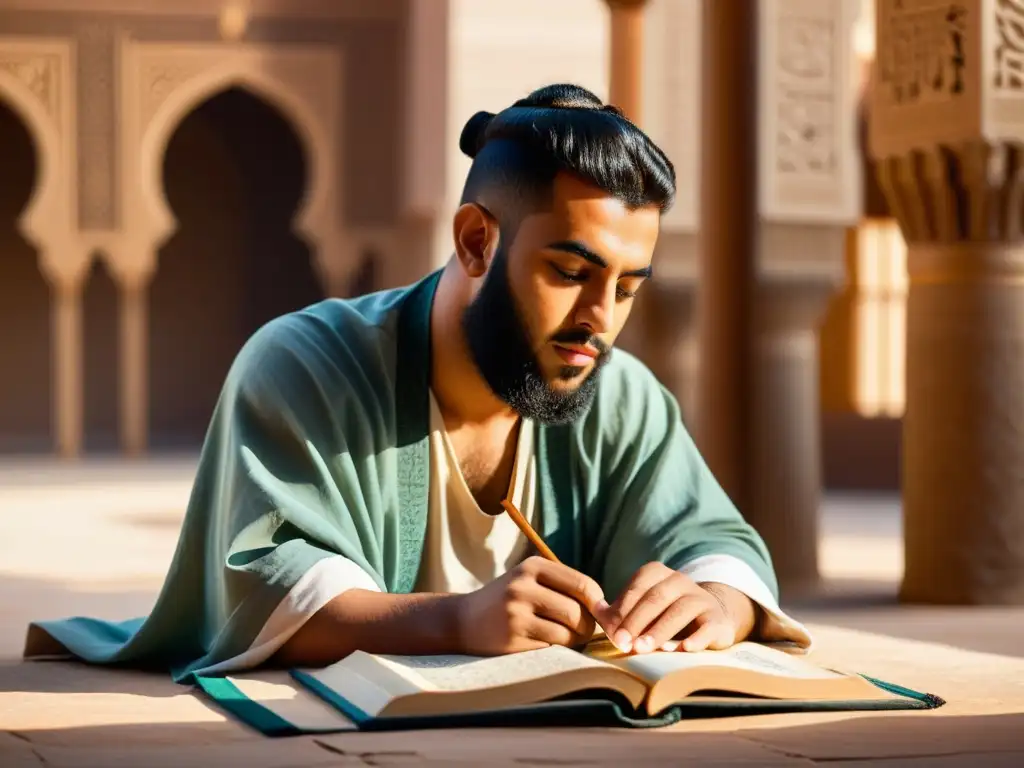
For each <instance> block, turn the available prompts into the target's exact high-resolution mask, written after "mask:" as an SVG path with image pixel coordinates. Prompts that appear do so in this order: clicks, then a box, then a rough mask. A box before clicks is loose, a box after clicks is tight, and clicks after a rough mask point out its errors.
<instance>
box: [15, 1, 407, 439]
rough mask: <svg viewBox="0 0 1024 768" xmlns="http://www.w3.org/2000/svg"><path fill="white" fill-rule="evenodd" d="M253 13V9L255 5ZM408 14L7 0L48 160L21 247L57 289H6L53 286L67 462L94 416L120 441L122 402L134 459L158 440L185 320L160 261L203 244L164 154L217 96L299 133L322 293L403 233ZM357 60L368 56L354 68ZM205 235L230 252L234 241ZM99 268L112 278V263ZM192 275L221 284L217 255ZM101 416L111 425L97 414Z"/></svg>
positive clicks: (302, 6)
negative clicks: (152, 434)
mask: <svg viewBox="0 0 1024 768" xmlns="http://www.w3.org/2000/svg"><path fill="white" fill-rule="evenodd" d="M243 5H247V7H248V9H249V12H248V13H239V11H240V9H242V8H243ZM407 9H408V6H407V4H406V3H404V2H401V0H381V1H380V2H374V3H369V4H368V3H362V2H358V1H357V0H335V1H334V2H330V3H324V2H308V1H307V2H302V1H300V2H297V3H291V4H289V5H288V7H287V9H286V11H283V9H282V6H281V4H279V3H270V2H258V1H257V2H254V3H248V4H237V3H235V4H232V3H227V4H220V3H199V2H186V3H169V2H168V3H152V2H150V3H135V2H130V0H124V1H123V2H122V1H120V0H110V1H108V0H92V2H90V0H82V2H73V3H71V2H60V1H59V0H52V1H51V0H40V2H32V3H25V2H19V0H3V1H2V2H0V30H2V31H3V35H2V36H0V99H3V102H4V104H5V106H8V107H10V109H11V110H13V114H15V115H16V116H17V120H18V121H19V122H20V123H23V124H24V126H26V127H27V128H28V130H29V131H30V134H31V136H32V137H33V140H34V142H35V145H36V149H37V169H36V176H37V179H36V185H35V188H34V193H33V194H32V196H31V198H30V199H29V200H28V201H27V206H26V207H25V209H24V210H23V211H22V212H21V213H20V214H18V215H16V218H15V221H14V224H15V225H16V227H17V232H16V233H15V234H16V235H17V236H20V238H21V241H22V245H21V246H19V245H18V244H17V243H15V244H14V245H13V246H12V247H13V248H15V250H16V249H17V248H18V247H25V248H29V249H31V250H32V251H34V256H35V260H36V262H37V263H38V270H39V273H40V274H41V275H42V276H43V277H44V278H45V281H46V282H45V283H42V284H40V283H37V284H36V288H37V290H35V291H34V292H33V291H32V290H27V289H25V288H24V287H21V283H23V282H24V281H19V282H18V283H15V281H13V280H7V281H6V284H5V285H4V286H2V287H0V290H5V291H6V290H10V291H18V292H19V297H20V298H21V299H26V297H31V296H33V295H36V294H39V295H38V296H37V298H36V299H35V301H36V303H39V302H40V301H43V300H44V299H43V297H44V296H46V294H49V295H48V296H46V298H48V299H49V301H48V302H47V304H48V306H45V307H44V308H43V309H42V313H43V314H42V317H45V318H46V327H47V328H48V329H49V330H48V333H47V334H46V340H47V341H48V342H49V347H50V348H49V355H48V363H49V365H48V366H47V372H46V374H44V373H43V371H42V368H41V366H35V368H38V369H40V370H35V372H34V373H31V374H28V375H27V376H26V378H25V380H24V381H26V382H27V383H26V386H29V387H31V389H32V392H33V394H34V395H35V394H38V393H40V392H43V393H49V394H48V395H44V397H48V398H49V408H48V411H49V417H50V420H51V421H52V423H53V426H52V434H50V435H48V437H49V439H50V440H52V443H53V445H54V446H55V447H56V448H57V450H58V451H59V452H61V453H62V454H64V455H68V456H73V455H77V454H78V453H79V452H80V451H81V450H82V447H83V442H84V439H85V436H84V434H83V432H84V429H83V425H84V424H85V423H86V421H90V423H92V424H93V425H94V427H95V428H96V429H97V430H98V431H99V432H102V433H108V432H109V431H110V428H111V422H112V419H111V418H110V410H111V408H110V403H111V394H110V393H112V392H113V393H116V394H114V395H113V397H114V399H115V400H116V401H117V403H118V408H117V411H118V414H117V418H116V419H115V420H113V421H116V423H117V429H119V431H120V437H119V440H120V444H121V447H122V448H124V449H126V450H128V451H130V452H137V451H140V450H143V449H144V448H145V446H146V444H147V441H148V436H149V426H148V423H147V422H148V418H149V412H150V406H151V402H150V394H151V392H150V390H151V381H150V380H151V377H152V376H153V374H154V371H152V370H151V361H150V354H149V353H150V351H151V350H150V347H151V345H152V344H153V343H154V336H153V333H154V325H153V323H152V322H151V321H152V320H156V321H157V325H160V324H163V325H166V322H167V320H168V318H165V317H163V316H162V315H161V316H159V317H156V318H152V317H151V316H150V306H149V294H150V291H151V287H152V286H151V284H152V281H153V280H154V279H156V280H159V279H160V259H159V258H158V256H159V255H160V254H163V255H164V256H165V257H167V258H172V257H173V258H172V261H174V262H176V261H177V260H178V259H181V258H193V259H194V258H195V257H196V254H197V253H198V251H201V250H202V249H198V250H197V248H195V247H192V248H187V247H186V250H187V251H188V252H187V253H184V256H182V255H181V254H180V253H177V252H176V251H181V249H182V247H184V246H183V245H182V242H181V240H180V236H179V234H180V233H179V230H180V224H181V222H180V221H179V220H178V219H179V216H180V214H181V210H173V209H172V207H171V205H170V204H169V200H168V198H167V189H166V179H165V177H164V172H165V170H166V169H165V167H164V165H165V161H166V150H167V148H168V146H169V145H170V142H171V139H172V137H173V136H174V135H175V134H176V132H177V130H178V128H179V127H180V126H181V125H182V123H183V121H184V120H185V119H186V117H187V116H188V115H190V114H192V113H193V111H194V110H195V109H196V108H198V107H199V106H200V105H202V104H203V103H204V102H205V101H206V100H208V99H209V98H210V97H213V96H215V95H216V94H218V93H219V92H221V91H223V90H224V89H229V88H232V87H242V88H244V89H246V90H247V91H249V92H251V93H253V94H254V95H255V96H256V97H258V98H259V99H261V100H263V101H264V102H265V103H266V104H267V105H269V107H270V108H272V109H273V110H276V112H277V113H279V115H280V117H282V119H283V120H284V121H285V122H286V123H287V124H288V125H289V126H290V130H292V131H293V132H294V133H295V134H296V136H297V138H298V140H299V143H300V145H301V148H302V151H303V152H304V154H305V174H306V179H307V193H308V194H305V195H300V198H299V199H300V201H301V202H300V203H299V204H298V210H297V211H296V212H295V217H294V221H293V222H292V229H293V230H294V231H295V233H296V235H297V236H299V237H301V238H302V239H303V240H304V241H305V242H306V243H307V244H308V246H309V248H310V250H311V253H312V261H313V265H314V268H315V270H316V272H317V274H318V277H319V280H320V284H321V289H320V290H321V295H322V293H324V292H326V293H343V292H345V291H347V290H348V282H349V279H350V278H351V277H352V275H353V273H354V272H355V271H356V270H357V269H358V268H359V267H360V266H361V265H362V264H363V263H364V254H365V251H366V250H367V249H369V248H371V247H376V246H379V245H380V244H381V243H385V244H386V245H389V244H392V243H394V242H395V241H396V238H395V237H394V233H396V232H399V231H401V228H402V226H403V225H404V222H403V219H402V217H403V210H402V204H401V200H400V197H401V190H402V189H403V185H404V168H403V162H404V156H403V153H402V152H401V151H400V146H401V143H402V130H403V116H404V113H405V104H404V101H403V99H404V93H405V88H404V86H403V80H404V77H405V74H406V72H405V63H406V53H407V52H406V48H405V41H406V34H407V29H406V23H407V19H406V18H405V14H406V12H407ZM225 10H226V11H227V13H226V14H225V13H222V11H225ZM283 12H287V13H288V14H290V15H289V16H284V15H283ZM349 61H354V62H358V64H357V66H347V65H346V63H347V62H349ZM3 151H4V148H0V153H2V152H3ZM0 162H2V158H0ZM17 193H18V191H17V190H16V191H14V192H12V194H15V195H16V194H17ZM213 202H216V201H213ZM213 207H214V208H216V207H217V206H216V205H214V206H213ZM221 207H223V208H225V211H224V213H225V215H226V216H228V217H229V218H230V217H231V216H235V217H236V218H237V216H239V215H243V214H239V213H231V212H230V211H228V210H227V208H229V207H230V206H229V205H228V203H227V202H226V201H224V203H223V205H222V206H221ZM14 216H15V214H12V218H13V217H14ZM4 223H8V222H4ZM236 241H237V238H236ZM202 242H204V243H206V244H207V245H211V244H215V243H216V238H214V237H212V236H211V237H207V238H202ZM176 243H177V244H176ZM378 250H380V249H379V248H378ZM400 257H401V254H400V253H396V252H395V251H394V249H391V250H389V249H388V248H384V249H383V251H381V258H392V259H394V258H400ZM30 258H31V257H30ZM96 259H100V260H102V268H101V269H98V270H97V269H96V268H94V264H95V263H96ZM22 261H25V260H24V259H22ZM190 263H191V264H192V266H190V267H187V268H186V269H185V273H184V274H185V275H186V279H185V282H184V283H180V284H179V286H178V288H177V289H176V290H175V291H173V292H172V293H173V294H174V295H175V296H180V299H181V303H182V304H184V303H187V302H188V301H189V299H190V298H191V299H195V298H196V297H197V296H198V295H199V294H195V292H193V291H191V289H192V288H194V287H195V286H197V285H200V284H208V282H209V281H208V280H207V281H206V283H204V280H205V279H206V278H208V277H209V274H208V273H209V272H210V270H209V269H207V270H204V264H203V262H202V260H201V259H199V260H197V261H196V260H194V261H192V262H190ZM244 264H245V262H244V260H243V261H242V262H241V267H240V268H241V269H242V270H243V271H244V270H245V266H244ZM175 266H176V267H180V266H181V265H180V264H178V263H175ZM166 269H169V267H166V268H165V270H166ZM189 270H191V272H190V271H189ZM189 274H192V275H194V279H189V278H188V277H187V275H189ZM93 275H98V277H95V278H94V277H93ZM111 278H112V279H113V280H114V283H115V285H116V301H115V302H114V303H113V304H111V302H109V301H106V302H104V301H103V299H102V298H96V297H102V296H104V295H105V294H104V291H105V288H104V286H105V285H109V282H106V283H105V282H104V281H109V280H110V279H111ZM94 280H95V283H96V286H98V287H97V288H96V290H92V285H93V282H94ZM38 289H41V291H42V293H41V292H40V290H38ZM200 293H201V292H200ZM213 300H215V297H214V298H213ZM207 303H208V304H209V301H208V302H207ZM7 304H8V306H13V305H14V303H13V302H12V301H8V302H7ZM159 306H163V305H159ZM39 309H40V308H39V307H36V308H35V309H33V311H32V312H27V314H26V317H28V316H32V317H34V316H36V315H39V314H40V312H39V311H37V310H39ZM111 310H112V311H113V316H112V315H111ZM160 311H161V312H163V311H168V312H170V313H171V315H172V317H171V318H170V319H171V320H173V319H174V318H173V315H174V314H175V313H180V312H181V307H179V306H177V304H175V302H174V301H171V303H170V304H169V305H167V307H166V308H165V309H161V310H160ZM239 311H243V310H241V309H240V310H239ZM19 314H23V313H19ZM87 319H88V321H89V322H86V320H87ZM182 319H183V318H182V317H181V316H179V317H178V319H177V320H176V321H175V322H177V323H179V324H180V323H181V321H182ZM208 319H210V318H208ZM111 321H113V322H114V324H115V328H116V332H115V333H113V334H111V333H110V326H111ZM40 322H43V321H42V320H40ZM172 326H173V323H172ZM175 327H176V326H175ZM186 330H187V329H185V328H184V326H182V333H181V334H178V336H179V337H180V338H178V337H174V335H173V334H172V337H173V338H174V339H175V343H180V344H181V345H182V346H183V347H184V348H186V349H187V348H188V346H189V344H190V343H191V344H195V342H196V339H195V337H194V335H190V334H189V333H187V332H185V331H186ZM36 335H37V336H38V334H36ZM218 336H220V337H222V340H224V341H225V343H227V344H228V346H230V347H232V349H234V348H237V346H238V344H240V343H241V342H240V340H239V339H238V338H237V334H235V333H234V332H233V331H231V330H230V329H229V328H228V327H226V325H225V324H222V323H213V324H212V326H210V327H207V328H206V330H205V334H204V336H203V338H204V339H205V338H217V337H218ZM18 338H22V337H21V336H18ZM32 338H35V337H32ZM37 341H38V340H37ZM33 346H34V347H38V343H36V344H34V345H33ZM97 347H99V349H98V348H97ZM230 352H231V350H229V351H228V353H229V354H228V356H230ZM19 357H20V356H19ZM29 357H31V355H30V356H29ZM220 365H221V363H219V362H218V363H216V364H215V365H213V366H212V370H214V371H217V370H219V366H220ZM157 375H160V374H159V373H157ZM47 379H48V380H47ZM87 384H88V388H89V389H90V392H89V395H88V403H89V407H88V411H89V418H88V419H87V418H86V414H85V411H86V410H87V408H86V399H87V398H86V394H85V390H86V389H87ZM99 390H102V391H99ZM30 399H31V400H32V402H33V403H35V401H36V400H38V397H35V398H30ZM203 399H204V400H208V399H209V398H208V397H204V398H203ZM23 401H24V402H25V403H26V407H24V408H23V407H22V405H21V404H22V402H23ZM8 403H13V405H12V406H11V408H12V410H11V418H9V419H5V420H3V421H0V445H2V443H3V439H2V434H3V433H5V431H9V432H11V433H12V434H13V433H14V432H18V431H19V430H21V431H23V429H22V428H21V427H18V426H17V424H16V423H15V422H16V421H17V419H15V418H14V417H15V416H19V417H20V416H21V415H23V414H24V413H29V414H30V413H33V412H34V411H35V410H38V408H37V407H36V406H35V405H32V406H31V407H27V406H28V403H27V401H25V399H24V398H21V397H11V398H9V399H8ZM209 405H210V404H209V403H207V405H205V406H203V408H208V407H209ZM96 414H107V415H106V416H104V417H103V418H100V419H99V420H97V417H96ZM35 421H37V422H40V423H43V422H44V420H43V419H41V418H36V419H35ZM200 421H201V419H200ZM6 422H10V424H7V423H6ZM37 426H38V425H37ZM43 428H44V429H45V427H43ZM37 431H38V430H37ZM46 431H51V430H46ZM37 438H38V436H37ZM104 440H106V438H104ZM101 442H102V441H101ZM107 442H109V440H107Z"/></svg>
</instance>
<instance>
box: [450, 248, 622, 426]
mask: <svg viewBox="0 0 1024 768" xmlns="http://www.w3.org/2000/svg"><path fill="white" fill-rule="evenodd" d="M462 331H463V333H464V334H465V337H466V343H467V345H468V346H469V351H470V354H471V355H472V357H473V362H474V363H475V364H476V367H477V369H478V370H479V371H480V374H481V376H483V378H484V381H486V382H487V385H488V386H489V387H490V388H491V390H493V392H494V393H495V394H496V395H497V396H498V397H499V398H500V399H501V400H502V401H503V402H505V403H506V404H507V405H508V406H509V407H511V408H512V409H513V410H515V411H516V412H517V413H518V414H519V415H521V416H523V417H524V418H527V419H531V420H534V421H537V422H539V423H541V424H568V423H571V422H573V421H576V420H577V419H579V418H580V417H581V416H582V415H583V414H584V413H586V411H587V409H588V408H589V407H590V404H591V402H592V401H593V399H594V395H595V394H596V393H597V383H598V374H599V372H600V369H601V367H602V366H603V365H604V364H605V363H606V362H608V358H609V355H610V354H611V350H610V349H609V348H608V346H607V345H606V344H605V343H604V342H603V341H601V339H599V338H597V337H596V336H594V335H593V334H591V333H590V332H589V331H587V330H586V329H585V328H573V329H567V330H565V331H560V332H559V333H556V334H554V335H553V336H552V337H551V338H550V339H549V341H552V342H556V343H557V342H560V343H563V344H576V345H585V344H586V345H589V346H592V347H593V348H594V349H596V350H597V351H598V356H597V358H596V359H595V360H594V365H593V368H592V369H591V371H590V373H589V374H587V376H586V378H585V379H583V381H581V382H580V384H579V385H578V386H577V387H575V388H574V389H565V390H556V389H553V388H552V387H551V386H549V384H548V382H547V381H545V379H544V375H543V373H542V372H541V367H540V363H539V362H538V360H537V355H536V353H535V351H534V348H533V346H532V345H531V344H530V336H529V333H528V332H527V329H526V325H525V324H524V323H523V321H522V318H521V316H520V313H519V311H518V308H517V306H516V302H515V297H514V296H513V295H512V287H511V285H510V284H509V280H508V259H507V258H506V254H505V252H504V249H499V250H498V253H496V254H495V257H494V261H493V263H492V264H491V269H490V271H489V272H488V274H487V277H485V278H484V284H483V285H482V286H481V288H480V291H479V293H478V294H477V296H476V298H475V299H474V300H473V301H472V303H471V304H470V305H469V306H468V307H466V310H465V312H464V313H463V315H462ZM580 373H581V369H580V368H579V367H576V366H570V365H566V366H563V367H562V369H561V370H560V371H559V373H558V377H559V378H560V379H562V380H564V381H568V380H570V379H573V378H575V377H576V376H578V375H579V374H580Z"/></svg>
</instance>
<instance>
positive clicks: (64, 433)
mask: <svg viewBox="0 0 1024 768" xmlns="http://www.w3.org/2000/svg"><path fill="white" fill-rule="evenodd" d="M61 278H62V279H57V280H51V281H50V285H51V291H52V293H51V295H52V299H51V300H52V304H51V308H52V312H53V363H54V366H53V370H54V379H53V380H54V388H53V412H54V415H55V416H56V419H55V426H56V433H57V434H56V442H57V453H58V455H60V456H61V457H62V458H65V459H69V458H76V457H78V456H79V455H80V454H81V452H82V436H83V429H84V422H83V412H82V398H83V391H82V387H83V386H84V385H83V378H82V356H83V350H82V343H83V333H82V276H81V275H80V274H74V275H67V276H66V277H65V276H63V275H62V276H61Z"/></svg>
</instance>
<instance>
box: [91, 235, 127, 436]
mask: <svg viewBox="0 0 1024 768" xmlns="http://www.w3.org/2000/svg"><path fill="white" fill-rule="evenodd" d="M118 301H119V298H118V289H117V283H116V282H115V281H114V278H113V276H112V275H111V274H110V271H109V270H108V269H107V266H106V262H105V261H104V260H103V259H102V258H100V257H99V255H98V254H97V255H96V256H95V257H94V258H93V260H92V266H91V268H90V270H89V272H88V274H87V275H86V278H85V283H84V285H83V294H82V320H83V328H84V333H83V337H84V342H83V353H82V354H83V368H84V380H83V386H84V404H85V408H84V409H83V411H84V412H83V418H84V422H85V423H84V425H83V426H84V431H85V450H86V451H87V452H88V453H117V452H118V450H119V448H120V437H119V434H118V424H119V423H120V414H119V413H118V392H119V382H120V374H119V366H120V353H119V350H120V328H119V317H118Z"/></svg>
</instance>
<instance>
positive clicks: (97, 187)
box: [76, 23, 118, 230]
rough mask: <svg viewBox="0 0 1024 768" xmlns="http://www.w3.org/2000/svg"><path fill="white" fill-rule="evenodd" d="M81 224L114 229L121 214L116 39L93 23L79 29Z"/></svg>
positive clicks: (79, 222)
mask: <svg viewBox="0 0 1024 768" xmlns="http://www.w3.org/2000/svg"><path fill="white" fill-rule="evenodd" d="M76 42H77V46H78V51H77V60H78V158H77V161H78V224H79V226H80V227H81V228H82V229H94V230H103V229H114V228H116V227H117V224H118V216H117V178H116V176H115V168H116V161H115V157H116V152H117V146H116V140H117V139H116V136H117V132H116V130H115V122H116V120H117V105H116V94H115V90H114V76H115V68H116V66H117V65H116V59H117V47H116V45H117V43H116V39H115V31H114V30H113V28H111V27H109V26H106V25H103V24H99V23H90V24H88V25H85V26H83V28H82V29H80V30H79V32H78V35H77V41H76Z"/></svg>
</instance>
